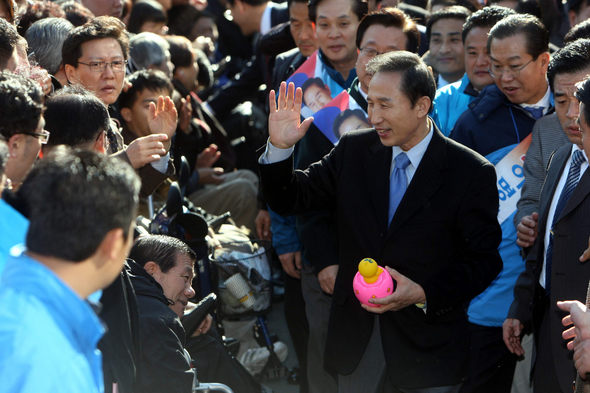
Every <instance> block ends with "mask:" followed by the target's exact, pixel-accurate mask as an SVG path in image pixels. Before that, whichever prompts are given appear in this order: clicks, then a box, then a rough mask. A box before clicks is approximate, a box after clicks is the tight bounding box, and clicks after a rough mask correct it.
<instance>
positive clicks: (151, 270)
mask: <svg viewBox="0 0 590 393" xmlns="http://www.w3.org/2000/svg"><path fill="white" fill-rule="evenodd" d="M143 268H144V269H145V271H146V272H148V274H149V275H150V276H153V275H154V274H156V272H157V271H159V270H160V266H159V265H158V264H157V263H156V262H154V261H148V262H146V264H145V265H144V266H143Z"/></svg>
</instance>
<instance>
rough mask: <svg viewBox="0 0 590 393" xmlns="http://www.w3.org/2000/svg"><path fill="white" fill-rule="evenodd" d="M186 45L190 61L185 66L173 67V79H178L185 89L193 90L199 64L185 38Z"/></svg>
mask: <svg viewBox="0 0 590 393" xmlns="http://www.w3.org/2000/svg"><path fill="white" fill-rule="evenodd" d="M186 45H187V48H188V49H189V50H190V51H191V56H192V62H191V64H190V65H188V66H186V67H176V68H175V69H174V79H176V80H178V81H179V82H180V83H181V84H182V85H183V86H184V87H185V88H186V89H187V90H189V91H194V90H196V88H197V76H198V74H199V65H198V64H197V60H196V59H197V57H196V55H195V52H194V50H193V48H192V45H191V43H190V41H189V40H188V39H187V40H186Z"/></svg>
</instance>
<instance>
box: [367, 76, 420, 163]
mask: <svg viewBox="0 0 590 393" xmlns="http://www.w3.org/2000/svg"><path fill="white" fill-rule="evenodd" d="M400 85H401V74H400V73H399V72H378V73H377V74H375V75H374V76H373V78H372V79H371V83H370V84H369V95H368V96H367V103H368V112H369V121H370V122H371V124H372V125H373V127H375V130H377V134H378V135H379V139H381V143H383V145H385V146H399V147H401V148H402V149H403V150H405V151H407V150H410V149H411V148H412V147H414V146H415V145H416V144H418V142H420V141H421V140H422V139H423V138H424V136H425V135H426V133H425V132H424V129H423V127H424V118H425V117H426V116H427V114H428V111H429V109H430V104H429V102H430V101H428V105H425V104H426V101H420V102H417V103H416V105H414V106H412V103H411V101H410V100H409V98H408V97H407V96H406V95H405V94H404V93H403V92H402V91H401V90H400V88H399V86H400ZM421 100H428V99H427V98H424V97H423V98H422V99H421Z"/></svg>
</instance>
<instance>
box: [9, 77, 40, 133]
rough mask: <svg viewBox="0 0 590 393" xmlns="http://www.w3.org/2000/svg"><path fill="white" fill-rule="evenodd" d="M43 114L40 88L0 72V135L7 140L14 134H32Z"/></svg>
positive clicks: (22, 79)
mask: <svg viewBox="0 0 590 393" xmlns="http://www.w3.org/2000/svg"><path fill="white" fill-rule="evenodd" d="M42 114H43V92H42V91H41V86H39V84H38V83H37V82H35V81H33V80H31V79H29V78H25V77H24V76H20V75H16V74H13V73H11V72H8V71H1V72H0V134H2V136H3V137H4V138H5V139H6V140H8V139H10V137H11V136H13V135H15V134H20V133H23V132H34V131H35V130H36V129H37V126H38V125H39V120H41V115H42Z"/></svg>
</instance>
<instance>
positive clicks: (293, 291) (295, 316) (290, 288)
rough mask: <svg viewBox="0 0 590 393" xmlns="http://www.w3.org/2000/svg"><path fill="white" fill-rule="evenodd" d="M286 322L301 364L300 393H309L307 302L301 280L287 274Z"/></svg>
mask: <svg viewBox="0 0 590 393" xmlns="http://www.w3.org/2000/svg"><path fill="white" fill-rule="evenodd" d="M284 282H285V320H286V321H287V328H288V329H289V335H290V336H291V341H292V342H293V347H294V348H295V354H296V355H297V361H298V362H299V388H300V393H307V391H308V387H307V340H308V338H309V325H308V324H307V316H306V315H305V301H304V300H303V294H302V292H301V280H298V279H296V278H293V277H291V276H289V275H288V274H285V281H284Z"/></svg>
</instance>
